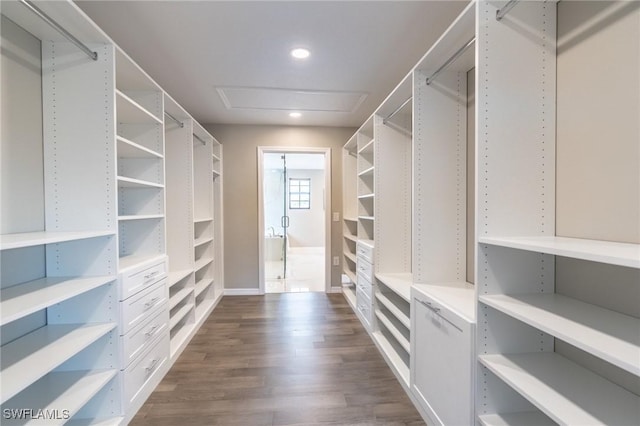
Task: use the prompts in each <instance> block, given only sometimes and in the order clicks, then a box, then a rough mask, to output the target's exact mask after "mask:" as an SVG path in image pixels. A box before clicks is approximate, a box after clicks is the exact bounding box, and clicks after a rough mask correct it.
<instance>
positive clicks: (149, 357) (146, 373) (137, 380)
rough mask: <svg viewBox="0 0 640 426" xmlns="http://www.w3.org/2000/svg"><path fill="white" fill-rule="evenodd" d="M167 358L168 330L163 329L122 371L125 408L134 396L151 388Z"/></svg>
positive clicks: (129, 404)
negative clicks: (153, 341)
mask: <svg viewBox="0 0 640 426" xmlns="http://www.w3.org/2000/svg"><path fill="white" fill-rule="evenodd" d="M168 359H169V330H165V331H164V335H163V336H162V337H161V338H159V339H157V341H156V343H155V344H154V345H153V346H151V347H150V348H148V350H147V351H146V352H144V353H143V354H142V356H140V357H138V359H137V360H136V361H134V362H133V363H132V364H131V365H130V366H129V367H128V368H127V369H125V370H124V372H123V377H124V380H123V387H124V391H123V393H124V396H125V410H128V409H129V407H131V405H132V403H133V402H134V401H135V400H136V398H138V397H139V396H140V397H144V396H145V395H146V394H149V393H150V392H151V391H152V390H153V389H150V388H151V387H153V386H155V385H154V381H155V380H154V379H155V378H157V379H158V380H159V379H160V378H161V377H158V375H159V374H160V375H161V374H162V371H163V370H166V369H165V368H164V365H165V364H166V362H167V360H168Z"/></svg>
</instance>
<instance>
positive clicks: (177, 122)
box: [164, 111, 184, 128]
mask: <svg viewBox="0 0 640 426" xmlns="http://www.w3.org/2000/svg"><path fill="white" fill-rule="evenodd" d="M164 115H166V116H167V117H169V118H170V119H172V120H173V121H175V122H176V124H177V125H178V126H180V128H182V127H184V123H183V122H182V121H180V120H178V119H177V118H175V117H174V116H173V115H171V114H169V113H168V112H167V111H165V112H164Z"/></svg>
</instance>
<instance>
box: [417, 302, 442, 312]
mask: <svg viewBox="0 0 640 426" xmlns="http://www.w3.org/2000/svg"><path fill="white" fill-rule="evenodd" d="M416 300H417V301H418V302H420V304H422V305H423V306H424V307H426V308H428V309H431V310H432V311H433V312H435V313H438V312H440V308H436V307H435V306H433V305H431V303H429V302H425V301H424V300H420V299H416Z"/></svg>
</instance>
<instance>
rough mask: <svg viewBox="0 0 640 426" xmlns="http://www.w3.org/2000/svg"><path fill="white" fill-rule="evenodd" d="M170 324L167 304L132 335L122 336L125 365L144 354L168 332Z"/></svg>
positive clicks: (134, 330)
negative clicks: (158, 338) (157, 338)
mask: <svg viewBox="0 0 640 426" xmlns="http://www.w3.org/2000/svg"><path fill="white" fill-rule="evenodd" d="M168 324H169V309H168V307H167V305H166V304H165V305H164V307H163V308H160V312H159V313H157V314H156V315H154V316H151V318H149V319H147V320H146V321H144V322H143V323H141V324H140V325H139V326H138V327H136V328H135V329H133V330H131V332H130V333H127V334H125V335H124V336H121V337H120V339H121V342H122V353H123V360H124V365H125V366H128V365H129V364H131V362H132V361H133V360H134V359H135V358H136V357H137V356H139V355H140V354H141V353H143V352H144V351H145V350H146V349H147V348H148V347H149V345H150V344H151V343H152V342H154V341H155V340H156V337H158V336H160V335H161V334H162V333H164V332H165V331H166V330H167V327H168Z"/></svg>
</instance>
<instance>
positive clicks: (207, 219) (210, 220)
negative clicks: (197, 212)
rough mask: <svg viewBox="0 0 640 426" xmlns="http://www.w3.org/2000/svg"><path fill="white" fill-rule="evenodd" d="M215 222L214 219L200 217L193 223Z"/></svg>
mask: <svg viewBox="0 0 640 426" xmlns="http://www.w3.org/2000/svg"><path fill="white" fill-rule="evenodd" d="M203 222H213V218H212V217H198V218H194V219H193V223H203Z"/></svg>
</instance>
